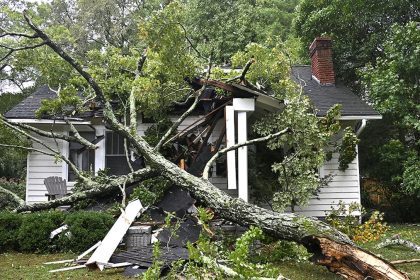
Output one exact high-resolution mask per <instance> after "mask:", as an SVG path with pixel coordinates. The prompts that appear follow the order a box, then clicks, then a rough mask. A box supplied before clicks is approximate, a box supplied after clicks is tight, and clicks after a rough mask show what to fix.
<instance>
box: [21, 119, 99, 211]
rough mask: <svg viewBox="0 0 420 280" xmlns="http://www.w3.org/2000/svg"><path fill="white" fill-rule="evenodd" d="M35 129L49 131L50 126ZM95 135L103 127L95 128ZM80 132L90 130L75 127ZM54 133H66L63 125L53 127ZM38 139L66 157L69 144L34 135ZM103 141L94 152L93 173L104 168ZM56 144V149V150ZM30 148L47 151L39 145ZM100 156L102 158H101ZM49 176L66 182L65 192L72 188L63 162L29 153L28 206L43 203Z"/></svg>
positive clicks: (44, 125) (45, 198) (43, 125)
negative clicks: (45, 180) (46, 180)
mask: <svg viewBox="0 0 420 280" xmlns="http://www.w3.org/2000/svg"><path fill="white" fill-rule="evenodd" d="M34 126H36V127H37V128H40V129H45V130H46V131H49V130H50V129H51V125H47V124H39V125H34ZM95 127H96V132H97V135H98V136H99V135H102V134H103V131H104V129H105V128H104V126H95ZM77 128H78V129H79V130H80V131H83V130H90V131H91V128H89V127H86V126H80V127H77ZM54 131H55V132H58V133H63V134H65V133H68V132H67V131H66V129H65V126H64V125H55V126H54ZM34 136H35V137H37V138H38V139H40V140H42V141H43V143H44V144H46V145H48V146H49V147H51V148H53V149H58V150H60V151H61V153H62V154H63V155H64V156H68V152H69V144H68V142H66V141H60V140H57V143H56V142H55V141H54V139H51V138H46V137H40V136H38V135H34ZM104 142H105V141H100V142H99V143H98V144H97V145H98V149H96V150H95V154H96V155H95V158H96V159H95V171H98V170H99V169H103V168H104V162H105V144H104ZM57 144H58V148H57ZM32 147H33V148H35V149H38V150H42V151H48V150H47V149H46V148H45V147H44V146H42V145H41V144H39V143H33V144H32ZM101 155H102V156H101ZM51 176H58V177H61V178H63V179H66V181H67V192H71V190H72V189H73V186H74V182H68V166H67V164H66V163H65V162H63V161H56V160H55V158H54V157H52V156H48V155H44V154H42V153H39V152H30V153H28V156H27V174H26V202H27V203H28V204H31V203H37V202H44V201H47V200H48V198H47V197H46V196H45V194H46V193H47V188H46V187H45V185H44V179H45V178H47V177H51Z"/></svg>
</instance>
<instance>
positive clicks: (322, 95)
mask: <svg viewBox="0 0 420 280" xmlns="http://www.w3.org/2000/svg"><path fill="white" fill-rule="evenodd" d="M310 54H311V60H312V65H311V66H306V65H305V66H295V67H293V68H292V73H291V75H292V77H293V79H294V80H295V81H296V82H297V83H300V84H301V85H302V86H303V89H304V92H305V94H307V95H308V96H309V97H310V99H311V100H312V102H313V105H314V106H315V107H316V108H317V110H318V113H317V114H318V115H319V116H323V115H325V114H326V112H327V110H328V109H329V108H330V107H332V106H333V105H334V104H337V103H338V104H341V105H342V112H341V119H340V120H341V121H342V122H343V123H344V124H345V125H346V126H348V125H350V126H352V127H353V128H354V130H355V132H356V133H360V132H361V130H362V129H363V128H364V126H365V124H366V121H367V120H372V119H380V118H381V115H379V114H378V113H377V112H376V111H374V110H373V109H372V108H371V107H370V106H369V105H367V104H366V103H365V102H363V101H362V100H361V99H359V98H358V97H357V96H356V95H354V94H353V93H352V92H351V91H350V90H349V89H348V88H346V87H344V86H343V85H340V84H339V83H336V82H335V77H334V70H333V64H332V58H331V41H330V40H329V39H327V38H317V39H315V40H314V42H313V43H312V45H311V47H310ZM193 82H194V83H196V84H197V85H199V83H200V81H199V80H195V81H193ZM211 85H212V86H213V87H219V88H222V89H224V90H226V91H228V92H230V98H228V99H224V100H222V99H220V100H216V101H214V102H213V103H208V102H207V103H206V101H203V102H202V103H201V105H200V106H202V107H200V108H201V109H202V110H201V111H200V110H199V111H198V112H196V113H195V114H193V115H192V116H190V117H188V118H187V119H186V120H185V121H184V122H183V123H182V124H181V125H180V127H179V128H178V131H179V133H180V134H182V133H184V135H188V134H194V135H195V137H196V139H198V138H199V137H201V139H203V138H206V136H207V138H208V139H206V142H208V143H217V144H218V147H220V146H229V145H232V144H234V143H240V142H243V141H245V140H247V130H248V123H247V122H248V117H249V115H250V114H253V113H259V114H263V113H264V112H267V111H275V110H281V109H282V106H283V103H282V102H281V101H280V100H277V99H275V98H274V97H271V96H268V95H265V94H262V93H261V92H258V91H254V90H250V89H248V88H246V87H244V86H241V85H238V84H229V88H224V87H226V84H225V85H221V84H218V82H217V81H213V84H211ZM55 96H56V94H55V93H54V92H53V91H51V90H50V89H49V88H48V87H47V86H42V87H40V88H38V90H36V91H35V92H34V93H33V94H32V95H31V96H29V97H27V98H26V99H25V100H23V101H22V102H21V103H19V104H18V105H16V106H15V107H14V108H13V109H11V110H10V111H9V112H7V113H6V114H5V117H6V118H8V119H9V120H10V121H12V122H20V123H25V124H29V125H32V126H34V127H37V128H41V129H45V130H47V131H51V130H52V131H56V132H60V133H64V134H68V133H69V128H68V126H67V125H66V124H65V122H64V121H63V120H60V119H55V120H53V119H50V118H41V119H38V118H36V116H35V112H36V111H37V109H38V108H39V107H40V106H41V101H42V100H44V99H51V98H54V97H55ZM221 104H223V106H219V105H221ZM217 110H219V111H220V113H219V117H218V119H217V122H214V123H212V124H208V126H211V129H209V130H206V129H207V128H203V129H201V130H200V129H198V126H197V125H196V124H200V122H201V123H204V122H205V121H206V120H208V118H207V117H206V113H208V112H213V111H214V112H216V111H217ZM215 114H216V113H215ZM174 118H175V116H174ZM72 123H73V124H74V125H75V127H76V128H77V129H78V130H79V131H80V134H81V135H82V136H83V137H85V138H86V139H88V140H89V141H92V142H93V143H95V144H96V145H97V146H98V148H97V149H96V150H94V151H93V150H85V149H84V148H83V147H82V146H81V145H80V144H76V143H69V142H65V141H60V140H56V141H55V140H54V139H45V140H44V141H45V142H44V143H46V144H48V145H50V146H51V147H53V148H57V149H59V150H60V151H61V152H62V154H63V155H66V156H68V157H69V158H70V159H71V161H72V162H74V163H75V164H76V165H77V166H78V167H79V168H80V169H81V170H86V171H87V170H91V171H94V172H98V171H99V170H103V169H105V168H107V169H108V170H109V171H110V172H111V173H112V174H123V173H126V172H128V165H127V163H126V157H125V152H124V147H123V139H122V138H121V137H120V136H119V135H117V134H114V133H113V132H112V131H110V130H108V129H107V128H106V127H105V125H104V123H103V122H102V117H101V114H100V110H91V111H88V112H85V113H83V115H82V116H80V118H78V119H75V120H74V121H72ZM150 125H151V123H148V122H147V120H146V119H144V118H141V117H140V118H139V121H138V127H137V130H138V133H139V134H140V135H143V134H144V132H145V131H146V129H147V128H148V127H150ZM191 127H192V128H196V129H195V130H194V131H191V129H190V128H191ZM203 127H204V126H203ZM193 140H194V139H193ZM33 147H34V148H37V149H42V150H43V149H45V148H44V147H42V146H41V145H39V144H38V143H34V144H33ZM247 152H248V148H247V147H242V148H240V149H239V150H237V151H231V152H229V153H228V154H227V157H226V158H227V160H226V166H225V170H226V171H227V172H225V173H224V174H221V172H218V167H217V166H215V168H213V171H212V172H213V174H212V176H211V177H210V181H211V182H212V183H213V184H214V185H216V186H217V187H218V188H220V189H222V190H225V191H226V192H228V193H229V194H231V195H233V196H238V197H240V198H242V199H244V200H248V199H250V198H249V186H248V155H247ZM195 158H196V159H197V158H199V156H198V155H197V156H196V157H195ZM191 172H192V171H191ZM192 173H193V172H192ZM320 173H321V174H320V175H321V176H323V175H327V174H332V175H334V176H333V179H332V181H331V182H330V183H329V184H328V186H324V187H322V188H321V190H320V192H319V195H318V196H317V197H314V198H313V199H311V201H310V203H309V205H308V206H306V207H297V208H296V211H297V212H300V213H302V214H304V215H308V216H324V215H325V211H328V210H330V209H331V206H334V205H336V204H337V203H338V202H339V201H340V200H341V201H343V202H344V203H346V204H350V203H351V202H358V203H360V184H359V161H358V157H356V158H355V159H354V160H353V162H352V163H351V164H350V165H349V168H348V169H347V170H346V171H344V172H342V171H339V169H338V155H337V154H334V155H333V158H332V160H331V161H328V162H326V163H325V164H324V166H323V167H322V168H321V170H320ZM50 176H59V177H62V178H64V179H66V181H67V182H68V190H69V191H71V189H72V187H73V185H74V174H72V172H71V170H69V168H68V166H67V164H66V163H64V162H62V161H56V159H55V158H53V157H50V156H47V155H44V154H41V153H37V152H30V153H29V154H28V157H27V178H26V202H27V203H36V202H42V201H46V200H47V197H46V196H45V194H46V192H47V191H46V187H45V186H44V179H45V178H47V177H50Z"/></svg>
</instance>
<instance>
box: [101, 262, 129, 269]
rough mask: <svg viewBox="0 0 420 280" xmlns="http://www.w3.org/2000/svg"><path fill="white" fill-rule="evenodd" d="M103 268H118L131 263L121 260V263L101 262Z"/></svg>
mask: <svg viewBox="0 0 420 280" xmlns="http://www.w3.org/2000/svg"><path fill="white" fill-rule="evenodd" d="M101 264H102V265H103V266H104V267H105V268H119V267H126V266H130V265H133V264H132V263H130V262H121V263H101Z"/></svg>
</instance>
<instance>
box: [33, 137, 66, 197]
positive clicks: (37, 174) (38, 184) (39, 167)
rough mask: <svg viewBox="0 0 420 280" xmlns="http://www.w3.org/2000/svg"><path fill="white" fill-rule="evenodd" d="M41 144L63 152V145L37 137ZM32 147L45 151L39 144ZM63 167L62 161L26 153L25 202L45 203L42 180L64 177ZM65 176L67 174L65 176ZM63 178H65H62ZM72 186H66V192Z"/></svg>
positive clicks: (45, 189) (37, 153) (35, 153)
mask: <svg viewBox="0 0 420 280" xmlns="http://www.w3.org/2000/svg"><path fill="white" fill-rule="evenodd" d="M37 138H39V139H40V140H42V142H43V143H44V144H46V145H48V146H50V147H51V148H54V149H56V148H57V144H58V149H59V150H60V151H61V150H63V143H62V141H60V140H57V143H56V142H55V141H54V140H53V139H49V138H43V137H39V136H37ZM32 147H33V148H35V149H39V150H43V151H46V148H45V147H44V146H42V145H41V144H39V143H33V144H32ZM64 165H65V163H63V162H62V161H57V162H56V160H55V158H54V157H52V156H48V155H44V154H42V153H39V152H31V153H28V156H27V169H28V170H27V178H26V202H27V203H29V204H31V203H37V202H44V201H47V200H48V199H47V197H46V196H45V194H46V193H47V188H46V187H45V185H44V179H45V178H47V177H51V176H58V177H64V176H63V175H64V174H63V170H64V168H63V167H64ZM66 175H67V174H66ZM64 178H65V177H64ZM71 189H72V186H68V191H71Z"/></svg>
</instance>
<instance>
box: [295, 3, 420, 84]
mask: <svg viewBox="0 0 420 280" xmlns="http://www.w3.org/2000/svg"><path fill="white" fill-rule="evenodd" d="M418 4H419V3H418V1H409V0H379V1H364V0H356V1H340V0H327V1H324V0H303V1H301V3H300V5H299V7H298V14H297V17H296V19H295V24H294V27H295V32H296V35H297V36H299V37H301V38H302V43H303V46H304V47H305V48H307V47H308V46H309V44H310V43H311V42H312V40H313V39H314V38H315V37H317V36H321V35H328V36H331V38H332V40H333V51H334V62H335V63H334V66H335V69H336V70H337V74H338V75H339V76H340V77H341V78H342V79H343V80H344V81H345V82H347V83H355V82H356V81H357V75H356V69H358V68H360V67H363V66H364V65H365V64H366V63H369V62H371V63H374V62H375V60H376V58H377V57H379V56H381V55H383V52H384V48H383V46H384V43H385V42H386V41H387V38H388V30H389V28H390V27H391V26H392V25H393V24H394V23H399V24H402V25H403V24H405V23H407V22H409V21H415V20H420V9H419V7H420V6H419V5H418Z"/></svg>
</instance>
